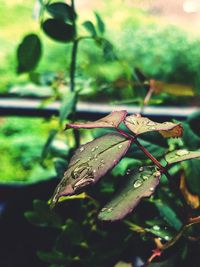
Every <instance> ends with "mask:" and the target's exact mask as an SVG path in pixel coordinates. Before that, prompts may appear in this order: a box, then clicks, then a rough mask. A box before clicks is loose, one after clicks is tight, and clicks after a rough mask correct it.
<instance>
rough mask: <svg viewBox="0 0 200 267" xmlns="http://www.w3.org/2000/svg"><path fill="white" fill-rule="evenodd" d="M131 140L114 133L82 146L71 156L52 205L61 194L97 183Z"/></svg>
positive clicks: (70, 192) (71, 193)
mask: <svg viewBox="0 0 200 267" xmlns="http://www.w3.org/2000/svg"><path fill="white" fill-rule="evenodd" d="M130 144H131V140H128V139H126V138H125V137H123V136H122V135H120V134H117V133H113V134H107V135H104V136H101V137H99V138H97V139H95V140H93V141H91V142H89V143H87V144H85V145H82V146H80V147H79V148H78V149H77V150H76V151H75V154H74V156H73V157H72V158H71V161H70V163H69V166H68V169H67V171H66V172H65V174H64V177H63V179H62V180H61V182H60V183H59V185H58V186H57V188H56V190H55V193H54V195H53V198H52V207H53V206H54V205H55V204H56V203H57V201H58V199H59V198H60V197H61V196H67V195H73V194H76V193H77V192H80V191H81V190H83V189H84V188H85V187H86V186H88V185H90V184H94V183H96V182H97V181H98V180H99V179H100V178H101V177H102V176H103V175H105V174H106V173H107V171H108V170H110V169H112V168H113V167H114V166H115V165H116V164H117V163H118V161H119V160H120V159H121V158H122V157H123V156H124V154H125V153H126V152H127V149H128V148H129V146H130Z"/></svg>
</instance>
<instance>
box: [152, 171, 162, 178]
mask: <svg viewBox="0 0 200 267" xmlns="http://www.w3.org/2000/svg"><path fill="white" fill-rule="evenodd" d="M160 175H161V173H160V172H159V171H156V172H154V173H153V176H154V177H156V178H157V177H160Z"/></svg>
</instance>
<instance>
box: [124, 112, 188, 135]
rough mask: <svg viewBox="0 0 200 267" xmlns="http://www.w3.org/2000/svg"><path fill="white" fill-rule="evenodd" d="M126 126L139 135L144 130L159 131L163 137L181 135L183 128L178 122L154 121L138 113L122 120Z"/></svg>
mask: <svg viewBox="0 0 200 267" xmlns="http://www.w3.org/2000/svg"><path fill="white" fill-rule="evenodd" d="M124 122H125V125H126V127H127V128H128V129H129V130H130V131H132V132H133V133H134V134H136V135H139V134H142V133H146V132H159V133H160V134H162V135H163V136H164V137H167V138H168V137H181V136H182V134H183V129H182V126H181V125H180V123H173V122H163V123H158V122H154V121H152V120H150V119H148V118H146V117H142V116H141V115H140V114H136V115H131V116H128V117H126V118H125V120H124Z"/></svg>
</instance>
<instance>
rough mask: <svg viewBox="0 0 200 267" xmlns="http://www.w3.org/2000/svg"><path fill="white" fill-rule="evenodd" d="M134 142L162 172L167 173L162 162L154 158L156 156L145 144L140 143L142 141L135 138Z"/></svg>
mask: <svg viewBox="0 0 200 267" xmlns="http://www.w3.org/2000/svg"><path fill="white" fill-rule="evenodd" d="M134 143H135V144H136V145H137V146H138V148H140V149H141V150H142V151H143V152H144V154H145V155H146V156H147V157H148V158H149V159H150V160H151V161H152V162H153V163H154V164H155V165H156V166H157V167H158V168H159V169H160V170H161V172H163V173H165V167H163V166H162V165H161V164H160V162H159V161H158V160H157V159H156V158H154V156H153V155H152V154H151V153H150V152H149V151H148V150H147V149H146V148H145V147H144V146H143V145H141V144H140V142H139V141H138V140H137V139H135V140H134Z"/></svg>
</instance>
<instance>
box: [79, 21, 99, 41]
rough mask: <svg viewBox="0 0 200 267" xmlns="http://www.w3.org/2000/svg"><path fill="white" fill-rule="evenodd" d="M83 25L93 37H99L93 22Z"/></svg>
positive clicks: (86, 22)
mask: <svg viewBox="0 0 200 267" xmlns="http://www.w3.org/2000/svg"><path fill="white" fill-rule="evenodd" d="M82 25H83V27H84V28H85V29H86V30H87V31H88V32H89V33H90V34H91V35H92V37H96V36H97V32H96V29H95V26H94V24H93V23H92V22H91V21H89V20H87V21H85V22H84V23H83V24H82Z"/></svg>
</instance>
